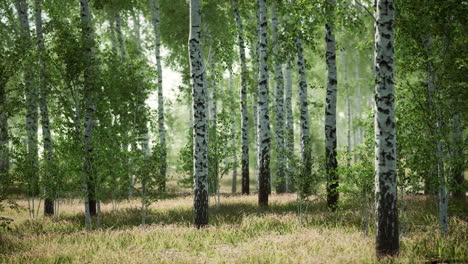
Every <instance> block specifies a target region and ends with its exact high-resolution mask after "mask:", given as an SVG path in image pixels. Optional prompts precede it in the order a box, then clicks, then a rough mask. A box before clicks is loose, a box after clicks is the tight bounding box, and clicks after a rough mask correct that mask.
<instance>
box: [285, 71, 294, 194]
mask: <svg viewBox="0 0 468 264" xmlns="http://www.w3.org/2000/svg"><path fill="white" fill-rule="evenodd" d="M291 67H292V65H291V63H290V62H288V63H287V64H286V87H285V88H286V91H285V98H284V107H285V114H286V127H285V130H286V132H285V139H286V140H285V145H286V154H287V163H286V165H287V174H286V175H287V176H286V189H287V191H288V192H291V191H292V190H293V189H294V181H293V179H292V177H291V176H290V175H292V174H293V171H292V170H293V169H294V168H293V161H292V160H293V158H294V116H293V109H292V75H291Z"/></svg>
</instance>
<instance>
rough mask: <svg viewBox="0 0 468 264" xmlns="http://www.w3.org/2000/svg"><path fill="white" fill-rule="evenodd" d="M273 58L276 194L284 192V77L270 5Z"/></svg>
mask: <svg viewBox="0 0 468 264" xmlns="http://www.w3.org/2000/svg"><path fill="white" fill-rule="evenodd" d="M270 8H271V16H272V18H271V21H272V38H273V51H274V54H273V57H274V59H275V79H276V95H275V96H276V109H275V112H276V115H275V116H276V143H277V146H276V153H277V154H276V160H277V161H276V164H277V168H276V193H284V192H285V191H286V180H285V177H286V172H285V170H286V161H285V160H286V159H285V145H284V144H285V143H284V142H285V141H284V77H283V65H282V64H281V61H280V58H279V51H280V42H279V39H278V17H277V15H276V7H275V4H272V5H271V7H270Z"/></svg>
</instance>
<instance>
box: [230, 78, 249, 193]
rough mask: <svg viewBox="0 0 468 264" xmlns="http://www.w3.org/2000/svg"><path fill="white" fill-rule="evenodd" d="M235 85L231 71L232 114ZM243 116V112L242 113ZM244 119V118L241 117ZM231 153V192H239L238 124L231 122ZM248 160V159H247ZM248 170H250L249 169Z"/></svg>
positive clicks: (234, 109)
mask: <svg viewBox="0 0 468 264" xmlns="http://www.w3.org/2000/svg"><path fill="white" fill-rule="evenodd" d="M233 90H234V85H233V78H232V69H229V100H230V102H231V103H230V110H231V112H232V113H235V112H236V107H235V103H236V100H235V98H234V91H233ZM241 114H242V112H241ZM241 118H242V117H241ZM230 132H231V135H230V136H231V153H232V155H231V156H232V186H231V192H232V193H234V194H235V193H236V192H237V166H238V165H237V151H236V122H234V121H233V122H231V131H230ZM247 158H248V157H247ZM247 169H248V168H247Z"/></svg>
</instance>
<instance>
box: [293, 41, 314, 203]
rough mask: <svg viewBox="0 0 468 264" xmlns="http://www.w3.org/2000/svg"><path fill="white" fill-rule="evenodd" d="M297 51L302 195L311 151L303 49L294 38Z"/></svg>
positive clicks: (307, 182)
mask: <svg viewBox="0 0 468 264" xmlns="http://www.w3.org/2000/svg"><path fill="white" fill-rule="evenodd" d="M296 49H297V69H298V73H299V96H298V98H299V112H300V126H301V129H300V139H301V158H302V171H301V179H300V181H301V183H300V188H301V189H302V190H300V191H301V192H302V193H303V194H304V195H307V194H309V193H310V182H311V179H310V177H311V174H312V150H311V142H310V116H309V103H308V100H307V96H308V95H307V76H306V68H305V59H304V48H303V46H302V39H301V38H300V37H297V38H296Z"/></svg>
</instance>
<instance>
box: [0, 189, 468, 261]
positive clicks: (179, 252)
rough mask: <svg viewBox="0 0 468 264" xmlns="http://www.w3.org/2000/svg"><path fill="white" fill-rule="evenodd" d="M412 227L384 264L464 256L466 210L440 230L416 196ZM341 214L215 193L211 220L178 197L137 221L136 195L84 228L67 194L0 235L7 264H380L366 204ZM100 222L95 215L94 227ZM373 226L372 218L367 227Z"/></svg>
mask: <svg viewBox="0 0 468 264" xmlns="http://www.w3.org/2000/svg"><path fill="white" fill-rule="evenodd" d="M408 199H413V200H411V203H412V206H411V207H409V209H408V212H407V214H408V215H409V219H410V223H409V224H408V225H409V228H408V232H407V233H405V234H403V235H402V237H401V253H400V255H399V257H398V258H396V259H394V260H387V261H385V260H380V262H383V263H386V262H388V263H390V262H391V261H394V262H397V263H425V262H427V261H432V260H436V261H442V260H444V261H451V262H457V261H458V262H464V261H466V260H467V259H468V258H467V255H466V252H468V246H467V243H466V238H467V234H468V224H467V221H466V220H467V217H466V213H465V212H464V211H463V210H461V209H460V206H461V207H463V206H466V205H464V203H462V204H460V205H457V204H456V203H453V204H452V208H451V218H450V230H451V231H450V232H449V234H448V235H446V236H444V235H442V234H440V232H438V226H437V217H436V216H435V211H434V210H433V209H434V208H433V201H432V200H431V199H427V198H424V197H411V198H408ZM343 200H344V202H343V205H342V207H341V208H340V210H338V211H337V212H330V211H328V209H327V207H326V204H325V202H324V201H323V200H320V199H312V200H311V201H309V202H307V203H306V206H304V208H307V209H306V210H303V211H302V217H301V219H299V217H298V215H297V203H296V195H294V194H284V195H272V196H271V198H270V206H269V207H268V208H259V207H258V206H257V197H256V196H255V195H249V196H241V195H222V197H221V207H220V208H219V209H216V208H215V205H214V201H213V197H212V198H210V204H211V206H210V225H209V226H208V227H206V228H202V229H196V228H194V227H192V225H191V222H192V204H193V200H192V197H191V196H187V195H181V196H178V195H172V196H170V197H168V198H166V199H164V200H161V201H158V202H157V203H154V204H152V205H151V206H150V208H149V212H148V217H147V223H148V225H146V226H145V227H140V226H139V225H140V209H139V206H138V205H139V201H138V200H137V199H134V200H125V201H121V202H120V203H119V206H118V208H117V209H115V210H114V208H113V206H112V204H110V203H109V204H103V205H102V224H101V228H100V229H97V230H94V231H92V232H85V228H84V216H83V212H82V211H83V205H82V203H81V202H80V201H79V200H70V201H68V202H66V203H64V204H63V205H62V206H61V214H60V216H59V217H58V218H43V217H39V218H38V219H33V220H31V219H29V218H28V215H27V212H26V211H20V212H7V213H11V214H10V217H13V218H14V219H15V222H14V224H13V225H12V226H11V229H10V230H8V231H3V233H2V235H1V236H0V239H1V240H0V262H2V263H376V262H379V261H378V260H377V259H376V258H375V255H374V238H373V234H372V232H373V230H372V228H371V230H370V232H371V234H370V235H369V237H366V236H365V235H364V233H363V231H362V215H361V214H362V211H361V210H360V204H359V202H357V201H353V200H351V199H348V200H346V199H343ZM95 220H96V219H93V222H94V223H95ZM371 226H372V224H371Z"/></svg>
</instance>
